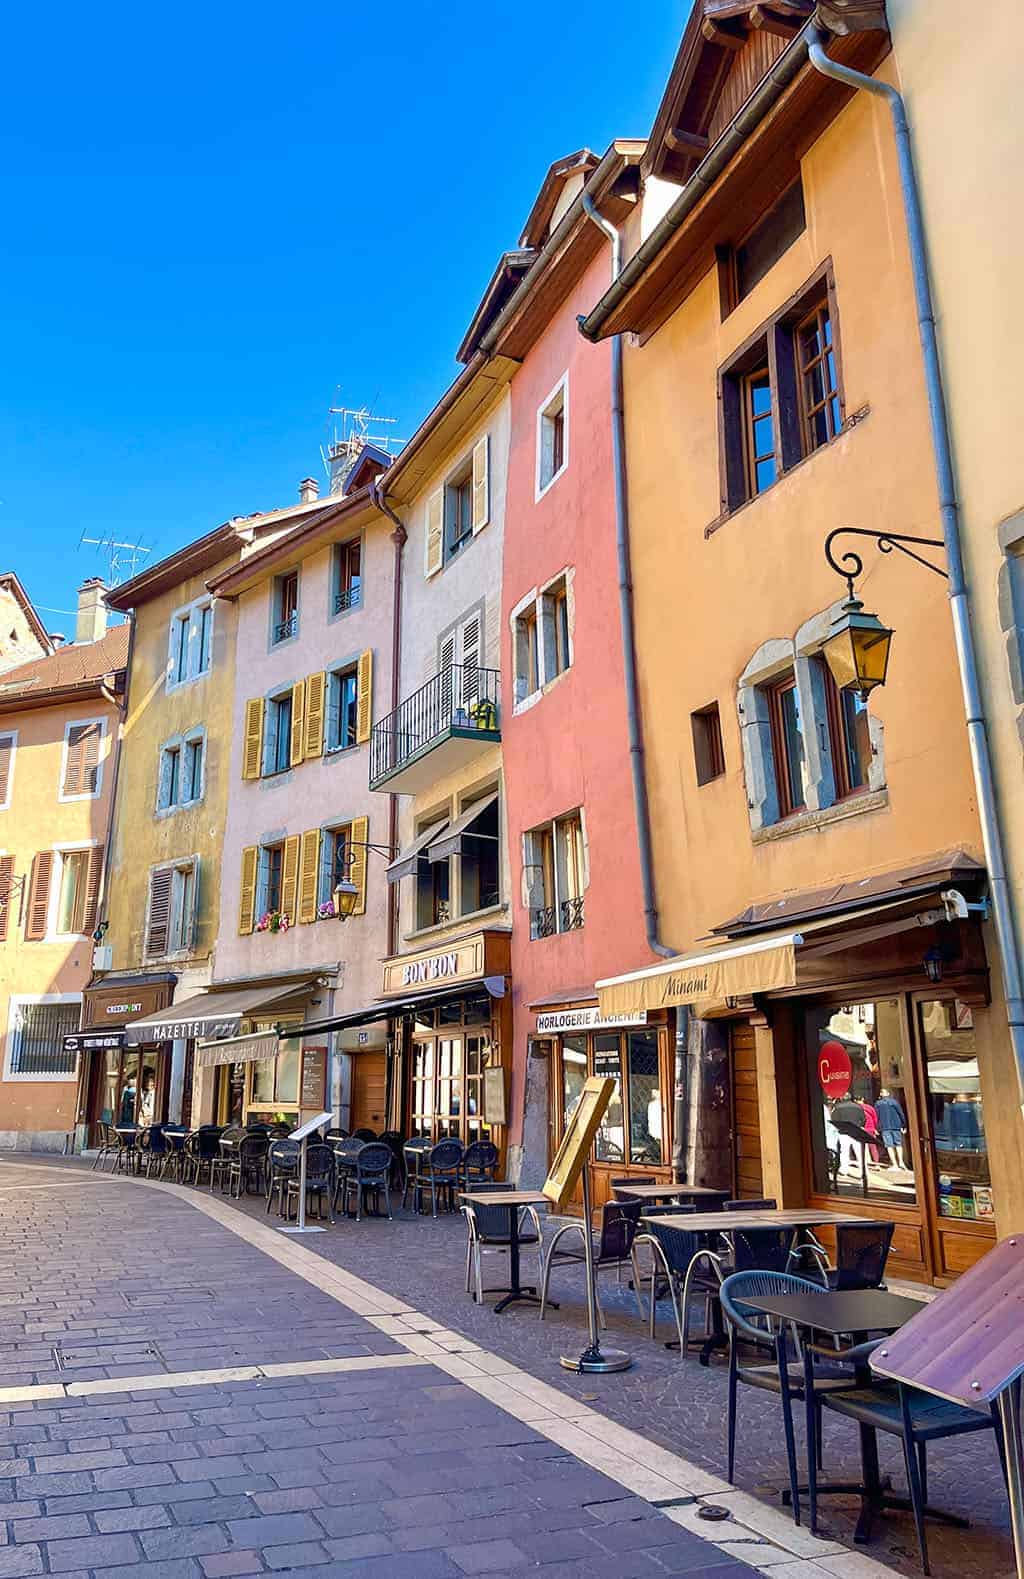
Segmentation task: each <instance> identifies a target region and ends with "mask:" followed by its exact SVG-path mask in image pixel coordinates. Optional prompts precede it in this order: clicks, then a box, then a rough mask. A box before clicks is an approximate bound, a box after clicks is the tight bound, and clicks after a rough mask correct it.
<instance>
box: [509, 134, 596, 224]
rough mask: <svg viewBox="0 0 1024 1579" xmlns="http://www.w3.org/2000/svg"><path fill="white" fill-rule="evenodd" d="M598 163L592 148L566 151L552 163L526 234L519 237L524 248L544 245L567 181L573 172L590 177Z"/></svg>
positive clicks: (529, 220) (529, 217)
mask: <svg viewBox="0 0 1024 1579" xmlns="http://www.w3.org/2000/svg"><path fill="white" fill-rule="evenodd" d="M598 162H599V161H598V158H597V155H596V154H595V153H592V152H591V151H590V149H589V148H577V150H576V152H575V153H571V154H564V155H563V156H562V158H561V159H556V160H555V161H554V162H553V163H552V164H551V165H549V167H548V173H547V175H546V176H545V177H544V179H543V181H542V182H541V184H540V191H539V192H538V193H537V196H536V198H535V199H534V203H533V207H532V208H531V210H530V212H529V214H528V215H527V218H526V224H525V225H524V226H523V233H522V235H521V236H520V238H519V245H520V246H521V247H539V246H541V244H542V243H543V241H544V238H545V236H546V235H547V233H548V228H549V226H550V224H551V216H552V214H553V213H554V211H555V209H556V208H557V206H558V199H559V196H560V194H561V191H562V188H563V186H564V185H565V183H566V181H568V180H570V179H571V178H572V177H573V176H574V175H580V174H582V175H583V176H584V177H586V176H589V175H590V173H591V171H593V170H596V168H597V165H598Z"/></svg>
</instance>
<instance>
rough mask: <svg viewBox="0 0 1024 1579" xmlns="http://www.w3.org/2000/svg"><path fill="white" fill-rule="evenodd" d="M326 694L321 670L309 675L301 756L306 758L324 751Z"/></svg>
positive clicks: (324, 680) (324, 675)
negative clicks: (303, 742)
mask: <svg viewBox="0 0 1024 1579" xmlns="http://www.w3.org/2000/svg"><path fill="white" fill-rule="evenodd" d="M326 692H327V676H326V674H324V672H323V670H322V669H321V671H320V673H319V674H311V675H309V676H308V678H307V680H306V731H305V744H304V747H303V755H304V756H307V757H320V756H323V751H324V697H325V695H326Z"/></svg>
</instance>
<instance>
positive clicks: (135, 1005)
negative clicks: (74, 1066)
mask: <svg viewBox="0 0 1024 1579" xmlns="http://www.w3.org/2000/svg"><path fill="white" fill-rule="evenodd" d="M170 996H171V987H170V986H169V984H168V983H167V982H166V981H158V982H152V983H148V982H143V981H140V982H139V984H138V986H127V987H126V986H125V984H124V982H122V983H121V985H120V986H119V987H93V988H91V989H89V988H87V989H86V992H85V994H84V998H85V1022H86V1025H87V1026H89V1027H90V1028H91V1027H93V1026H101V1025H103V1026H108V1025H110V1024H111V1023H112V1022H113V1023H114V1024H117V1023H118V1022H121V1021H124V1020H134V1019H136V1018H137V1017H138V1016H139V1015H142V1014H157V1013H159V1011H160V1010H161V1009H164V1008H166V1007H167V1004H168V1002H169V1000H170Z"/></svg>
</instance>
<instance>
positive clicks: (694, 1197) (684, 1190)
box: [615, 1183, 730, 1206]
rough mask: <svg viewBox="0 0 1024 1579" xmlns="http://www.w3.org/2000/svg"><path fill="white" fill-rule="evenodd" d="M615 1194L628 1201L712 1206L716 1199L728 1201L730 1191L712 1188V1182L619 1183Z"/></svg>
mask: <svg viewBox="0 0 1024 1579" xmlns="http://www.w3.org/2000/svg"><path fill="white" fill-rule="evenodd" d="M615 1194H616V1196H621V1197H622V1199H623V1200H626V1201H643V1202H644V1203H645V1204H646V1203H647V1202H650V1203H651V1204H652V1205H654V1204H661V1203H662V1202H665V1203H667V1202H670V1201H679V1202H680V1203H682V1202H690V1201H693V1202H695V1203H696V1204H697V1205H698V1206H699V1205H700V1204H701V1203H703V1204H704V1205H706V1206H712V1205H713V1204H714V1202H715V1201H727V1200H728V1199H729V1196H730V1191H728V1190H715V1189H712V1187H711V1185H710V1184H666V1183H661V1184H617V1185H616V1186H615Z"/></svg>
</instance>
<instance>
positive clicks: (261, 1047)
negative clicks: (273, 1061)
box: [196, 1031, 278, 1069]
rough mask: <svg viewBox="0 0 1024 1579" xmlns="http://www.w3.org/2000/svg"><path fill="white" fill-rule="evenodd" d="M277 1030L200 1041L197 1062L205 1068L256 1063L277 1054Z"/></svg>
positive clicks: (274, 1056)
mask: <svg viewBox="0 0 1024 1579" xmlns="http://www.w3.org/2000/svg"><path fill="white" fill-rule="evenodd" d="M277 1047H278V1040H277V1032H276V1031H254V1032H253V1033H252V1035H251V1036H225V1037H224V1038H223V1039H222V1040H220V1041H216V1042H200V1043H199V1046H198V1048H197V1049H196V1063H197V1064H199V1065H200V1066H201V1067H202V1068H203V1069H211V1068H213V1067H215V1066H216V1065H217V1064H255V1063H259V1061H260V1060H261V1059H264V1058H276V1056H277Z"/></svg>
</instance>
